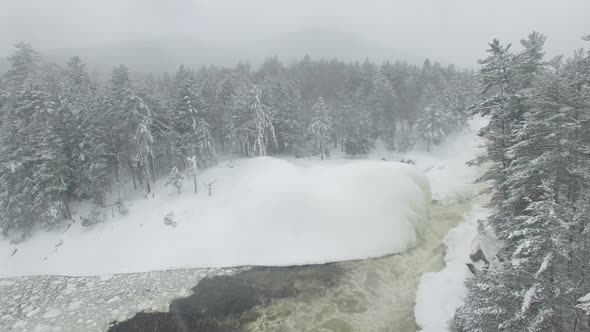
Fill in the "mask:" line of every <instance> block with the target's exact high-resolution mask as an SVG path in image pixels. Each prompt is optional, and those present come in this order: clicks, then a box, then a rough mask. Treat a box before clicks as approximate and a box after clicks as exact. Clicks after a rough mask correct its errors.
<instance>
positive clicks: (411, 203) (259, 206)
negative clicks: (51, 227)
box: [0, 157, 431, 282]
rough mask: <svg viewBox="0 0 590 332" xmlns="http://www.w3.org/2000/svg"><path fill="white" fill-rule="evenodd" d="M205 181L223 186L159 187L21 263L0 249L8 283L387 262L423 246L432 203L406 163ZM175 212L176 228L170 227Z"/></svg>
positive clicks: (44, 243)
mask: <svg viewBox="0 0 590 332" xmlns="http://www.w3.org/2000/svg"><path fill="white" fill-rule="evenodd" d="M200 179H201V180H199V181H205V180H216V183H215V187H214V188H213V196H211V197H209V196H208V194H207V193H206V192H205V191H202V192H199V193H198V194H196V195H195V194H194V192H193V191H192V188H191V184H192V181H189V180H187V183H186V184H185V186H184V188H185V191H184V192H183V193H182V194H181V195H178V194H176V193H174V191H172V190H170V188H165V187H164V185H163V183H158V184H156V185H154V190H155V192H156V194H155V197H154V198H152V197H150V198H148V199H145V198H141V199H137V200H133V201H132V202H131V204H130V212H129V214H128V215H127V216H117V217H116V218H115V219H112V217H111V219H109V220H108V221H107V222H106V223H103V224H99V225H96V227H94V228H93V229H88V228H83V227H81V226H80V225H79V223H76V224H74V225H72V226H71V227H70V228H69V229H68V231H67V232H65V233H63V234H61V233H51V232H37V233H36V234H34V235H33V237H32V238H31V239H29V240H27V241H25V242H23V243H21V244H19V250H18V253H17V254H16V255H14V256H10V255H9V254H7V253H8V252H9V246H8V243H7V242H0V266H1V268H0V277H11V276H21V275H42V274H49V275H69V276H91V275H101V277H100V280H101V281H105V280H108V278H110V277H112V276H110V274H121V273H133V272H145V271H157V270H168V269H177V268H192V267H230V266H246V265H273V266H276V265H302V264H313V263H325V262H333V261H343V260H353V259H364V258H368V257H379V256H383V255H387V254H393V253H400V252H403V251H405V250H407V249H408V248H410V247H412V246H414V245H415V244H416V242H417V239H418V237H419V236H420V233H421V232H422V231H423V230H424V228H425V225H426V221H427V216H428V206H429V204H430V200H431V198H430V186H429V181H428V179H427V178H426V177H425V176H424V175H423V174H422V172H420V171H419V169H418V168H417V167H414V166H411V165H407V164H403V163H398V162H385V161H356V160H345V159H339V160H331V161H324V162H321V161H319V160H315V161H314V162H313V163H305V162H303V163H299V162H298V161H290V160H283V159H276V158H270V157H263V158H253V159H248V160H240V161H239V164H237V165H236V166H234V167H233V168H228V167H214V168H211V169H208V170H206V171H204V172H203V173H202V174H200ZM199 189H200V190H202V188H199ZM169 212H174V215H175V218H176V219H177V221H178V226H177V227H175V228H173V227H170V226H167V225H164V222H163V218H164V216H165V215H166V214H168V213H169ZM109 214H110V212H109ZM62 240H63V244H62V245H61V246H60V247H59V250H58V251H56V252H54V246H55V244H56V243H60V241H62ZM48 253H52V254H51V255H48ZM58 282H59V281H58Z"/></svg>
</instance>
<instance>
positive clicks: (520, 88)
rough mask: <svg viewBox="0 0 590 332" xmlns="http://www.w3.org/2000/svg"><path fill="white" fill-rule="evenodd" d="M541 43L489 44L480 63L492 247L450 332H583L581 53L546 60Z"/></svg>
mask: <svg viewBox="0 0 590 332" xmlns="http://www.w3.org/2000/svg"><path fill="white" fill-rule="evenodd" d="M589 37H590V36H589ZM545 39H546V38H545V37H544V36H543V35H541V34H538V33H532V34H530V35H529V37H528V38H527V39H525V40H522V41H521V44H522V48H523V51H520V52H515V51H513V50H512V49H511V46H510V44H502V43H500V42H499V41H497V40H494V41H493V42H492V43H490V44H489V49H488V56H487V58H485V59H483V60H481V61H480V62H479V63H480V65H481V71H480V75H479V76H480V78H481V80H482V82H483V84H484V91H485V92H486V93H487V97H488V98H487V99H486V100H485V101H483V102H482V103H480V104H478V105H476V106H475V107H474V108H473V109H474V111H475V112H478V113H481V114H484V115H486V116H489V118H490V122H489V124H488V125H487V126H486V127H485V128H483V129H482V130H481V132H480V135H481V136H483V137H484V138H485V139H486V142H487V143H486V149H487V153H486V154H485V156H482V158H481V159H480V160H478V161H477V162H479V163H485V165H486V166H487V167H486V169H487V172H486V174H485V176H484V178H482V180H490V181H491V183H492V184H493V198H492V202H491V205H492V207H493V208H494V211H495V213H493V214H492V215H491V216H490V217H489V218H488V219H487V220H484V221H482V222H481V225H480V226H481V229H482V230H487V231H488V233H491V234H493V235H494V236H495V237H496V238H497V241H498V243H499V245H500V249H499V252H498V257H497V258H498V261H497V262H496V263H494V262H492V264H491V265H490V266H489V267H488V268H487V269H485V270H484V271H479V272H478V273H476V275H475V277H474V278H472V279H470V280H468V282H467V285H468V288H469V294H468V297H467V299H466V302H465V304H464V306H463V307H462V308H461V309H460V310H459V311H458V312H457V314H456V318H455V322H454V323H455V324H454V325H455V327H456V329H457V330H459V331H572V332H576V331H590V316H589V315H590V294H588V295H585V294H586V293H588V292H589V291H590V256H589V255H590V55H589V54H588V53H585V52H584V51H583V50H577V51H575V52H574V54H573V55H572V56H571V57H569V58H564V57H562V56H558V57H555V58H552V59H546V58H545V53H544V51H543V45H544V43H545ZM585 39H586V40H589V39H590V38H585Z"/></svg>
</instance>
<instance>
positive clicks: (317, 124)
mask: <svg viewBox="0 0 590 332" xmlns="http://www.w3.org/2000/svg"><path fill="white" fill-rule="evenodd" d="M312 113H313V114H314V115H313V119H312V122H311V125H310V126H309V132H310V134H311V136H312V137H313V141H314V143H315V147H316V149H317V150H318V151H319V153H320V159H321V160H324V158H325V157H326V145H327V143H328V139H329V137H330V131H331V130H332V121H331V120H330V116H329V114H328V107H327V106H326V104H325V103H324V99H323V98H322V97H320V98H319V99H318V101H317V102H316V103H315V104H314V105H313V111H312Z"/></svg>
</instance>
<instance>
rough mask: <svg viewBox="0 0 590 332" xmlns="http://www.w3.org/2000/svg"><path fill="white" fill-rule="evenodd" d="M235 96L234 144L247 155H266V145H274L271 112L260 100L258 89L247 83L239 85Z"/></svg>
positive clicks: (233, 111) (274, 137) (274, 138)
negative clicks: (242, 85) (243, 85)
mask: <svg viewBox="0 0 590 332" xmlns="http://www.w3.org/2000/svg"><path fill="white" fill-rule="evenodd" d="M235 97H236V100H235V104H234V109H233V110H232V113H233V117H232V121H233V124H232V126H233V127H234V128H236V129H235V137H234V139H235V140H236V146H239V147H240V151H241V153H242V155H244V156H247V157H254V156H265V155H267V154H268V147H269V146H276V136H275V130H274V125H273V123H272V117H271V114H270V113H269V110H268V108H267V106H266V105H264V104H263V103H262V102H261V99H260V98H261V91H260V89H259V88H258V87H257V86H256V85H254V84H249V85H248V86H245V87H240V92H239V93H238V94H237V95H236V96H235Z"/></svg>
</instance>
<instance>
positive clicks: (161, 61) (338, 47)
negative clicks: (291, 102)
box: [0, 29, 423, 74]
mask: <svg viewBox="0 0 590 332" xmlns="http://www.w3.org/2000/svg"><path fill="white" fill-rule="evenodd" d="M33 46H34V45H33ZM40 51H41V52H42V54H43V55H44V56H45V58H47V59H48V60H50V61H54V62H57V63H61V64H63V63H65V62H66V60H67V59H68V58H70V57H71V56H74V55H78V56H80V57H81V58H82V59H83V60H84V62H86V63H87V64H88V68H89V70H90V71H96V72H98V73H101V74H108V73H110V71H111V69H112V67H114V66H116V65H119V64H125V65H127V66H128V67H130V68H131V69H132V70H134V71H140V72H154V73H160V72H164V71H169V72H174V71H176V69H177V68H178V66H179V65H180V64H185V65H187V66H190V67H201V66H203V65H211V64H214V65H219V66H233V65H235V64H236V63H238V62H240V61H246V62H249V63H250V64H252V65H253V66H257V65H259V64H260V63H262V61H264V59H265V58H267V57H269V56H275V55H276V56H278V57H279V58H280V59H281V60H282V61H283V62H284V63H285V64H288V63H289V62H290V61H291V60H295V59H301V58H302V57H303V56H304V55H306V54H308V55H310V56H311V57H312V58H314V59H317V58H338V59H341V60H346V61H355V60H358V61H362V60H364V59H365V58H367V57H368V58H369V59H371V60H373V61H383V60H386V59H388V60H394V61H395V60H406V61H408V62H410V63H417V64H419V63H421V62H422V60H423V58H421V57H417V56H414V55H411V54H408V53H404V52H402V51H399V50H394V49H390V48H387V47H384V46H381V45H378V44H377V43H373V42H370V41H368V40H366V39H363V38H362V37H359V36H356V35H354V34H349V33H343V32H340V31H335V30H322V29H310V30H301V31H297V32H293V33H289V34H284V35H281V36H278V37H275V38H270V39H266V40H261V41H257V40H252V41H246V42H244V43H242V44H240V45H232V46H225V45H224V46H220V45H216V44H213V43H205V42H202V41H199V40H195V39H191V38H170V39H166V40H157V41H156V40H154V41H149V40H144V41H131V42H117V43H108V44H96V45H92V46H86V47H72V48H62V49H54V50H40ZM2 58H3V59H2V60H0V70H2V71H5V70H6V69H7V63H6V59H5V58H6V56H3V57H2ZM3 67H4V68H3Z"/></svg>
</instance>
